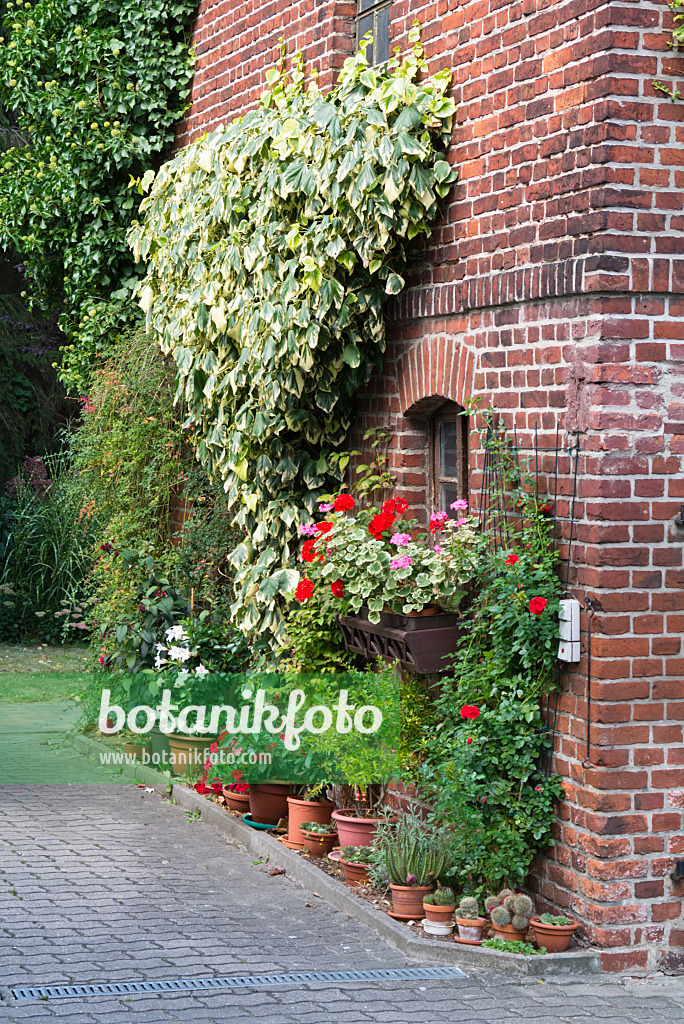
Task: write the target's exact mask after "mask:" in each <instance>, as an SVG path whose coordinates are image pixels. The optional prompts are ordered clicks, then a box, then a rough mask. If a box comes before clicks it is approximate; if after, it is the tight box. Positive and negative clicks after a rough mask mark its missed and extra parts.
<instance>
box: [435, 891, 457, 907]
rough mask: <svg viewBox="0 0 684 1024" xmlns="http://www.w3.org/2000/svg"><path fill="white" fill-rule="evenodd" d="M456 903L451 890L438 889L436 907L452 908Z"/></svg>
mask: <svg viewBox="0 0 684 1024" xmlns="http://www.w3.org/2000/svg"><path fill="white" fill-rule="evenodd" d="M455 902H456V899H455V897H454V894H453V892H452V891H451V889H438V890H437V892H436V893H434V904H435V906H436V907H451V906H453V904H454V903H455Z"/></svg>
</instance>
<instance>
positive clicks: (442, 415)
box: [430, 401, 469, 518]
mask: <svg viewBox="0 0 684 1024" xmlns="http://www.w3.org/2000/svg"><path fill="white" fill-rule="evenodd" d="M431 427H432V444H431V455H432V458H431V473H430V477H431V488H430V490H431V494H430V497H431V499H432V507H433V509H435V510H436V511H440V510H442V511H445V512H448V513H449V515H450V516H451V517H452V518H457V517H458V516H459V515H460V514H461V513H459V512H454V511H452V510H451V508H450V506H451V503H452V502H454V501H456V499H457V498H466V499H467V498H468V433H469V427H468V417H467V416H466V415H465V414H464V410H463V408H462V407H461V406H460V405H457V404H456V402H449V401H447V402H444V403H443V404H442V405H440V406H439V408H438V409H437V410H436V411H435V412H434V413H433V416H432V424H431Z"/></svg>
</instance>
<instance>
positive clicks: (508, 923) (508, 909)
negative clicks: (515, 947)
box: [485, 889, 534, 942]
mask: <svg viewBox="0 0 684 1024" xmlns="http://www.w3.org/2000/svg"><path fill="white" fill-rule="evenodd" d="M485 907H486V909H487V911H488V912H489V918H490V920H491V922H492V929H493V931H494V936H495V938H497V939H510V940H511V941H513V942H523V941H524V939H525V933H526V932H527V926H528V925H529V923H530V918H531V917H532V914H533V913H534V904H533V902H532V900H531V899H530V897H529V896H525V895H524V894H523V893H515V892H513V890H512V889H502V890H501V892H500V893H498V894H497V895H496V896H488V897H487V899H486V900H485Z"/></svg>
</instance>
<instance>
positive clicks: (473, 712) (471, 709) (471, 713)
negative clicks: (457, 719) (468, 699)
mask: <svg viewBox="0 0 684 1024" xmlns="http://www.w3.org/2000/svg"><path fill="white" fill-rule="evenodd" d="M479 717H480V709H479V708H478V707H477V705H476V704H464V705H463V707H462V708H461V718H479Z"/></svg>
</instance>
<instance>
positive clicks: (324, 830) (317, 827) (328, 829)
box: [299, 821, 337, 836]
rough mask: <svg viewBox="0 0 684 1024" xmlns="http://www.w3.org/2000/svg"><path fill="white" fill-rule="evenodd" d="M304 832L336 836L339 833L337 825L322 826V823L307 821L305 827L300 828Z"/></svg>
mask: <svg viewBox="0 0 684 1024" xmlns="http://www.w3.org/2000/svg"><path fill="white" fill-rule="evenodd" d="M299 827H300V828H301V830H302V832H314V833H315V834H316V835H326V836H330V835H334V834H335V833H336V832H337V825H335V824H329V825H326V824H322V823H321V822H320V821H305V822H304V824H303V825H300V826H299Z"/></svg>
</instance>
